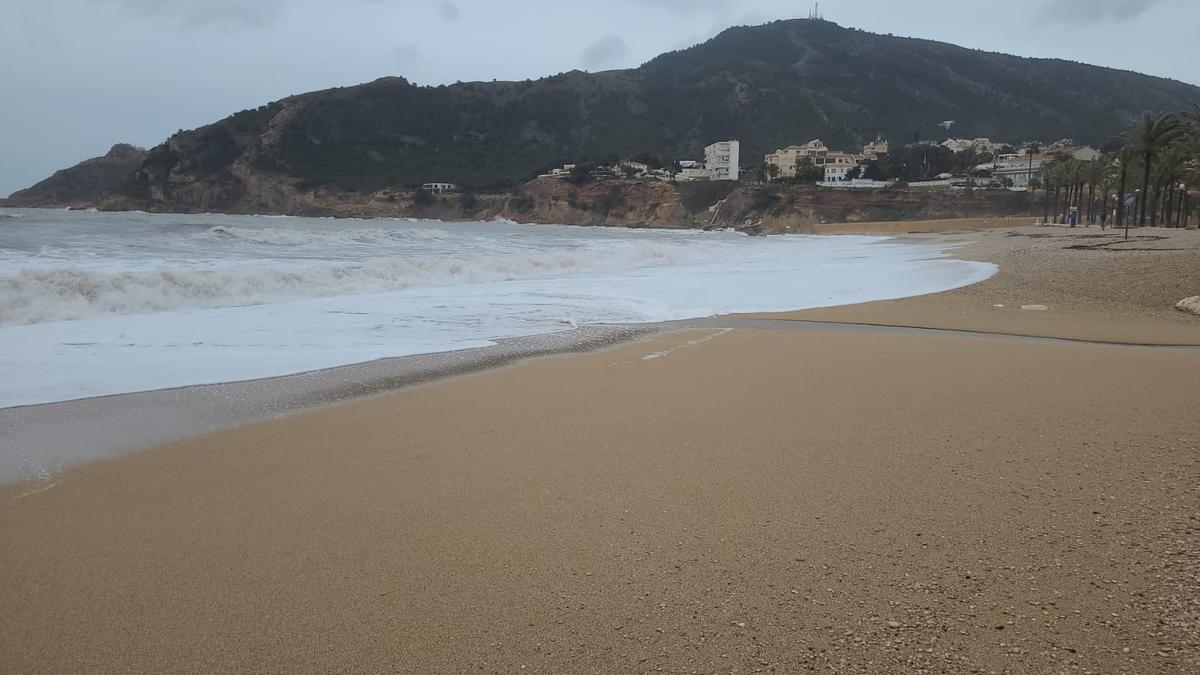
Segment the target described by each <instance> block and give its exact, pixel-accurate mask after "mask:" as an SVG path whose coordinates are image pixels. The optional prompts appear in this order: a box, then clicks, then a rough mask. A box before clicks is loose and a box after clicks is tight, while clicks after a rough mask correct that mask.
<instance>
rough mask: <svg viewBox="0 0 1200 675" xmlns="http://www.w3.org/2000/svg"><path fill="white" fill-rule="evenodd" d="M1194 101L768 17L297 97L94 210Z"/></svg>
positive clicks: (1111, 73) (1088, 132)
mask: <svg viewBox="0 0 1200 675" xmlns="http://www.w3.org/2000/svg"><path fill="white" fill-rule="evenodd" d="M1195 101H1200V88H1197V87H1194V86H1191V85H1188V84H1184V83H1181V82H1176V81H1172V80H1167V79H1163V78H1157V77H1151V76H1147V75H1140V74H1137V73H1132V72H1127V71H1120V70H1113V69H1109V68H1100V67H1096V66H1089V65H1084V64H1079V63H1073V62H1068V61H1061V60H1051V59H1027V58H1020V57H1015V56H1007V55H1003V54H994V53H987V52H981V51H976V50H970V49H964V48H961V47H956V46H954V45H949V44H945V43H940V42H932V41H929V40H918V39H911V38H900V37H893V36H890V35H888V36H885V35H876V34H872V33H867V32H863V31H859V30H854V29H848V28H843V27H840V26H838V25H836V24H833V23H830V22H826V21H819V20H791V21H777V22H774V23H770V24H766V25H762V26H754V27H738V28H731V29H729V30H726V31H724V32H722V33H721V34H720V35H718V36H717V37H715V38H713V39H712V40H709V41H708V42H705V43H703V44H701V45H697V46H695V47H692V48H690V49H685V50H682V51H676V52H671V53H667V54H663V55H661V56H659V57H657V58H655V59H653V60H651V61H649V62H648V63H646V64H644V65H642V66H641V67H639V68H636V69H631V70H615V71H607V72H599V73H583V72H578V71H572V72H568V73H564V74H561V75H556V76H554V77H547V78H542V79H540V80H536V81H524V82H490V83H489V82H471V83H462V84H455V85H450V86H438V87H422V86H416V85H413V84H411V83H410V82H408V81H407V80H405V79H403V78H400V77H392V78H384V79H381V80H377V81H375V82H371V83H368V84H363V85H359V86H354V87H343V88H336V89H329V90H325V91H318V92H311V93H307V94H301V95H297V96H292V97H289V98H286V99H283V100H281V101H277V102H273V103H269V104H267V105H264V106H262V107H260V108H258V109H256V110H245V111H242V112H240V113H237V114H235V115H232V116H230V117H228V118H226V119H224V120H221V121H219V122H217V123H215V124H211V125H208V126H205V127H200V128H198V129H195V130H192V131H184V132H180V133H178V134H176V135H174V136H172V137H171V138H170V139H169V140H168V141H167V142H166V143H164V144H162V145H160V146H158V147H155V148H153V149H151V150H150V151H149V153H148V155H147V157H146V160H145V162H144V163H143V164H142V165H141V167H140V168H139V169H138V170H137V171H136V172H135V173H133V174H132V175H131V176H130V177H129V178H128V179H127V180H125V181H124V182H123V183H122V184H121V185H120V186H118V187H117V188H116V189H115V190H114V194H113V195H112V196H111V197H110V198H108V199H107V200H106V202H105V203H104V205H103V206H105V207H107V208H145V209H171V210H211V211H218V210H231V211H252V212H283V213H300V212H319V211H320V210H321V208H322V207H321V204H322V203H324V202H326V201H328V200H329V199H331V198H332V195H337V196H338V199H343V200H344V199H345V195H346V194H354V193H359V194H362V193H372V192H376V191H379V190H384V189H388V190H403V189H406V188H410V187H411V186H414V185H417V184H420V183H422V182H426V181H450V182H455V183H459V184H461V185H464V186H466V187H467V188H469V189H471V190H494V189H509V188H511V187H513V186H514V185H517V184H520V183H521V182H523V181H525V180H527V179H529V178H530V177H531V176H532V175H533V174H535V173H536V172H537V171H538V170H539V169H544V168H546V167H549V166H551V165H555V164H561V163H563V162H567V161H576V160H582V159H587V158H591V159H600V158H605V157H608V158H614V157H617V156H637V155H642V154H649V155H652V156H657V157H662V158H668V159H671V158H684V157H699V156H701V154H702V149H703V146H704V145H706V144H707V143H710V142H712V141H715V140H719V139H726V138H738V139H740V140H741V141H742V158H743V164H745V165H754V164H757V162H758V161H759V158H761V156H762V155H763V154H764V153H766V152H769V151H771V150H773V149H774V148H776V147H780V146H784V145H787V144H790V143H795V142H801V141H804V140H807V139H809V138H813V137H818V136H819V137H822V138H824V139H825V141H826V142H827V143H828V144H829V145H831V146H832V147H835V148H838V147H852V146H854V145H857V144H860V143H862V142H863V141H865V140H869V139H872V138H874V137H875V136H876V135H877V134H883V135H884V136H885V137H888V138H890V139H891V140H893V141H894V142H908V141H910V140H911V139H913V138H914V136H919V137H921V138H931V137H933V136H935V135H937V134H942V135H944V132H943V131H942V130H941V129H939V128H938V127H937V124H938V123H939V122H941V121H942V120H956V125H955V126H954V128H953V133H954V135H955V136H968V137H974V136H989V137H992V138H998V139H1003V140H1009V141H1014V142H1016V141H1022V140H1026V139H1038V140H1042V141H1050V140H1057V139H1059V138H1063V137H1071V138H1074V139H1076V140H1078V141H1082V142H1091V143H1099V142H1102V141H1103V140H1104V139H1105V138H1107V137H1109V136H1111V135H1113V134H1116V133H1119V132H1122V131H1124V130H1125V128H1126V127H1127V125H1128V123H1129V122H1130V121H1131V120H1132V119H1133V117H1134V116H1135V115H1137V114H1139V113H1140V112H1141V111H1143V110H1174V109H1179V108H1182V107H1184V106H1185V105H1187V104H1190V103H1192V102H1195Z"/></svg>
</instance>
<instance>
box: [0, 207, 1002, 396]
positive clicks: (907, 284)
mask: <svg viewBox="0 0 1200 675" xmlns="http://www.w3.org/2000/svg"><path fill="white" fill-rule="evenodd" d="M994 271H995V268H994V266H992V265H990V264H986V263H979V262H969V261H963V260H957V259H953V258H950V257H949V256H948V254H947V252H946V250H944V248H943V247H942V246H940V245H933V244H929V243H917V242H913V241H906V240H902V239H894V238H893V239H889V238H885V237H868V236H811V235H807V236H806V235H778V236H748V235H745V234H741V233H737V232H730V231H698V230H664V229H627V228H609V227H579V226H563V225H526V224H517V223H513V222H507V221H492V222H442V221H427V220H412V219H390V220H379V219H373V220H359V219H327V218H300V217H279V216H246V215H216V214H213V215H179V214H148V213H137V212H134V213H98V212H92V211H65V210H50V209H0V408H5V407H12V406H25V405H32V404H40V403H49V402H54V401H64V400H72V399H79V398H86V397H94V396H104V395H109V394H119V393H127V392H137V391H147V390H154V389H163V388H170V387H179V386H184V385H197V384H207V383H216V382H231V381H240V380H248V379H257V378H266V377H271V376H278V375H286V374H292V373H299V372H307V371H312V370H318V369H323V368H329V367H332V366H339V365H346V364H352V363H362V362H366V361H371V360H374V359H380V358H386V357H397V356H405V355H412V354H427V353H434V352H445V351H451V350H460V349H470V348H474V347H482V346H487V345H491V344H494V343H495V341H496V340H500V339H504V338H513V337H520V336H531V335H542V334H546V333H554V332H560V331H572V330H578V329H579V328H580V327H584V326H590V325H596V324H641V323H654V322H662V321H670V320H676V319H688V318H697V317H708V316H713V315H720V314H728V313H736V312H776V311H786V310H797V309H803V308H810V307H823V306H830V305H843V304H849V303H859V302H867V301H871V300H882V299H888V298H898V297H904V296H913V295H920V294H926V293H933V292H937V291H943V290H947V289H951V288H955V287H959V286H964V285H967V284H971V283H975V282H977V281H981V280H983V279H985V278H987V277H988V276H990V275H991V274H993V273H994Z"/></svg>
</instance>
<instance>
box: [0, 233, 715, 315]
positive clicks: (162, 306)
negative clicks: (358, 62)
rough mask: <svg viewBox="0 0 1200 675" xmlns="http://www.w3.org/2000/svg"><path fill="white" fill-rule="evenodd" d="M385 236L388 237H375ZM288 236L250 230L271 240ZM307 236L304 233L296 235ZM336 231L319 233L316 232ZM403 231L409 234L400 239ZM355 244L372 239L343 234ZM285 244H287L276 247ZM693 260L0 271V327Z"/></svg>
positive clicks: (499, 258)
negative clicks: (2, 272)
mask: <svg viewBox="0 0 1200 675" xmlns="http://www.w3.org/2000/svg"><path fill="white" fill-rule="evenodd" d="M381 232H382V234H381V235H379V236H387V237H391V236H393V235H394V234H396V233H391V232H383V231H381ZM291 234H292V233H290V232H286V231H283V232H267V233H266V234H265V235H264V234H263V231H261V230H259V231H256V232H255V233H254V236H256V237H263V238H264V240H266V239H269V240H271V241H272V242H275V243H278V242H281V241H288V240H289V239H288V235H291ZM298 234H303V236H304V237H310V236H311V235H312V234H313V233H311V232H309V233H298ZM325 234H329V235H342V234H343V233H336V232H334V233H321V235H322V236H324V235H325ZM401 234H410V233H401ZM345 236H350V237H354V238H358V237H369V236H376V235H374V234H364V233H363V232H359V233H357V234H346V235H345ZM285 245H286V244H285ZM687 258H691V259H694V258H695V253H694V252H691V251H687V250H686V249H682V248H678V247H671V246H662V245H654V244H646V243H641V244H638V245H628V246H619V247H611V248H608V249H605V250H601V251H596V250H580V251H569V252H550V251H543V252H537V253H533V252H526V253H518V254H508V255H492V256H486V255H475V256H453V255H445V254H442V255H407V256H404V257H379V258H368V259H365V260H353V261H345V262H331V261H314V260H256V261H245V262H240V263H238V262H234V263H222V264H221V265H220V266H219V267H215V268H214V267H211V266H210V267H202V266H192V267H187V266H180V265H175V266H172V268H170V269H161V268H150V269H128V268H126V269H104V268H95V267H88V266H78V265H64V266H55V267H40V268H25V269H19V270H17V271H15V272H8V273H4V274H0V324H31V323H42V322H47V321H62V320H70V319H81V318H86V317H93V316H97V315H105V314H144V313H153V312H164V311H175V310H187V309H209V308H214V307H232V306H245V305H261V304H269V303H273V302H286V301H290V300H300V299H304V298H314V297H329V296H339V295H362V294H368V293H381V292H388V291H398V290H404V289H407V288H414V287H436V286H456V285H461V284H476V283H487V282H498V281H511V280H518V279H537V278H547V277H556V276H574V275H578V274H585V273H588V272H602V271H615V270H627V269H633V268H638V267H645V266H649V265H669V264H671V263H673V262H676V261H680V260H683V259H687Z"/></svg>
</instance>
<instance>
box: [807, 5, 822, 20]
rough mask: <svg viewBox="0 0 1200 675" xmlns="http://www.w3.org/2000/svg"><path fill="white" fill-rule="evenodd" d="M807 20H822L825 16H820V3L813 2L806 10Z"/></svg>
mask: <svg viewBox="0 0 1200 675" xmlns="http://www.w3.org/2000/svg"><path fill="white" fill-rule="evenodd" d="M808 19H809V21H824V20H825V17H823V16H821V3H819V2H814V3H813V8H812V9H811V10H810V11H809V12H808Z"/></svg>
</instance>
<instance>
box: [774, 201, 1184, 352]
mask: <svg viewBox="0 0 1200 675" xmlns="http://www.w3.org/2000/svg"><path fill="white" fill-rule="evenodd" d="M940 222H941V223H942V224H943V226H944V227H942V228H941V229H942V230H943V232H942V233H941V234H929V235H919V234H915V235H914V234H910V235H906V238H912V239H925V240H935V241H942V242H944V241H950V242H955V243H959V244H961V246H960V247H959V248H958V249H956V250H955V251H954V254H955V255H956V256H957V257H960V258H964V259H968V260H986V261H990V262H994V263H996V264H998V265H999V267H1000V270H999V272H998V273H997V274H996V275H995V276H993V277H992V278H991V279H988V280H987V281H984V282H982V283H979V284H974V285H972V286H967V287H965V288H960V289H956V290H953V291H948V292H945V293H936V294H933V295H925V296H920V297H916V298H906V299H902V300H891V301H886V302H873V303H865V304H861V305H852V306H846V307H832V308H827V309H815V310H806V311H803V312H791V313H788V314H784V315H782V316H784V317H790V318H800V319H808V320H820V321H847V322H862V323H874V324H884V325H909V326H922V327H932V328H950V329H960V330H982V331H988V332H996V333H1017V334H1023V335H1043V336H1055V337H1063V338H1074V339H1091V340H1101V341H1115V342H1132V343H1142V344H1147V343H1159V344H1193V345H1195V344H1200V321H1197V319H1196V317H1195V316H1194V315H1189V314H1185V313H1184V312H1181V311H1179V310H1177V309H1175V304H1176V303H1177V302H1179V301H1180V300H1182V299H1184V298H1187V297H1191V296H1194V295H1200V231H1195V230H1178V229H1160V228H1142V229H1134V230H1131V231H1130V238H1129V240H1125V239H1124V237H1123V235H1122V233H1120V232H1114V231H1113V230H1111V229H1110V230H1107V231H1101V230H1100V229H1099V228H1098V227H1090V228H1083V227H1078V228H1068V227H1062V226H1049V227H1035V226H1029V225H1024V226H1013V227H996V223H997V222H1001V223H1002V222H1006V221H986V224H987V226H988V227H987V229H983V230H980V231H961V227H969V226H973V225H977V224H978V221H974V220H965V221H940ZM952 222H958V223H960V224H961V227H960V228H959V231H956V232H954V233H947V232H950V231H953V230H955V228H954V227H953V225H952ZM922 225H923V224H922ZM879 231H880V232H884V233H886V232H888V228H887V227H880V228H879ZM1025 306H1035V307H1037V306H1040V307H1044V308H1045V309H1022V307H1025ZM771 316H772V317H775V318H779V317H780V315H771Z"/></svg>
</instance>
